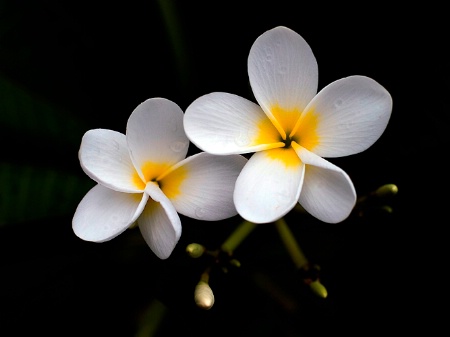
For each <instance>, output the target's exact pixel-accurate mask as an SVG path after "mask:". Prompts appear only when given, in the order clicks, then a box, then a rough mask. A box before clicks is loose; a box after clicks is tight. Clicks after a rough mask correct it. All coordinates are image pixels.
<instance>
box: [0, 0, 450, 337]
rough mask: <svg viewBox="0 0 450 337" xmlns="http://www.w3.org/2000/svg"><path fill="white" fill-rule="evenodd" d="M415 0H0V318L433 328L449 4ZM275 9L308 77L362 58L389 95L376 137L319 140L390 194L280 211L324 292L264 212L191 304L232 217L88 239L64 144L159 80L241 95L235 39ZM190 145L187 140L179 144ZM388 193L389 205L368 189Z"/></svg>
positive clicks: (73, 158) (160, 326)
mask: <svg viewBox="0 0 450 337" xmlns="http://www.w3.org/2000/svg"><path fill="white" fill-rule="evenodd" d="M444 13H445V10H444V9H443V8H440V7H439V6H437V5H434V4H433V3H431V2H427V3H426V4H422V5H421V6H420V7H414V6H411V5H409V6H408V7H402V8H398V7H395V8H394V6H393V5H389V4H386V3H382V2H364V3H362V2H358V3H343V2H338V3H337V4H335V5H332V6H330V5H326V4H324V3H322V2H321V3H317V4H314V3H310V2H303V1H280V0H278V1H275V2H272V3H267V4H263V2H259V1H258V2H250V1H248V2H246V1H240V2H234V1H227V2H212V1H209V2H197V1H195V2H194V1H128V2H119V3H116V4H115V3H113V2H105V3H101V2H83V1H56V0H44V1H39V2H37V1H31V0H24V1H6V0H0V135H1V140H2V147H1V149H2V155H1V156H0V268H1V269H0V271H1V274H0V335H1V336H5V337H9V336H31V335H33V334H40V335H45V336H123V337H128V336H136V337H144V336H157V337H158V336H226V335H234V336H325V335H329V334H330V333H337V334H342V335H346V336H361V335H363V336H364V335H367V334H369V333H379V334H383V335H384V334H385V333H387V332H390V333H406V332H410V331H426V332H432V331H434V329H435V328H437V324H438V323H439V322H440V321H441V319H440V318H441V317H443V312H442V311H440V309H437V305H442V304H444V305H445V303H447V304H448V302H447V301H446V299H445V294H446V290H445V283H444V280H443V278H442V276H443V274H444V273H443V272H442V271H441V269H442V268H445V266H446V263H447V261H446V259H445V257H446V256H448V253H447V244H446V241H445V240H444V237H446V236H445V235H444V233H445V225H446V222H445V220H443V219H442V216H443V214H444V212H443V210H445V208H446V207H448V206H447V204H448V175H445V173H446V171H447V170H446V167H447V164H446V159H447V155H448V145H449V142H448V136H447V134H448V126H449V115H448V104H446V103H447V102H446V101H447V97H446V96H447V95H448V89H449V85H448V80H447V78H448V73H449V72H448V70H449V66H448V59H449V58H448V53H447V51H446V49H447V48H446V44H447V42H448V24H447V23H446V22H445V19H446V18H445V17H444ZM278 25H284V26H287V27H289V28H291V29H293V30H295V31H296V32H298V33H299V34H300V35H302V36H303V37H304V38H305V39H306V41H307V42H308V43H309V44H310V46H311V48H312V50H313V52H314V54H315V56H316V58H317V61H318V64H319V89H320V88H322V87H324V86H325V85H327V84H329V83H330V82H332V81H334V80H337V79H340V78H342V77H346V76H350V75H366V76H369V77H372V78H373V79H375V80H376V81H378V82H379V83H380V84H381V85H383V86H384V87H385V88H386V89H387V90H388V91H389V92H390V93H391V95H392V97H393V102H394V105H393V112H392V117H391V120H390V122H389V124H388V127H387V129H386V131H385V132H384V134H383V135H382V136H381V138H380V139H379V140H378V141H377V142H376V143H375V144H374V145H373V146H372V147H371V148H369V149H368V150H366V151H365V152H363V153H361V154H357V155H354V156H349V157H345V158H339V159H334V160H332V162H333V163H335V164H336V165H338V166H340V167H341V168H343V169H344V170H345V171H346V172H347V173H348V174H349V175H350V177H351V178H352V179H353V182H354V184H355V188H356V190H357V193H358V195H360V196H363V195H367V194H368V193H370V192H371V191H373V190H375V189H376V188H378V187H379V186H381V185H383V184H386V183H394V184H396V185H397V186H398V189H399V192H398V194H397V195H396V196H395V197H394V198H392V199H389V200H379V204H376V203H372V204H370V205H369V206H370V207H369V208H367V209H366V210H365V212H364V215H363V216H359V215H358V213H357V212H355V214H353V215H352V216H351V217H350V218H349V219H347V220H345V221H344V222H342V223H340V224H335V225H330V224H324V223H320V222H319V221H317V220H315V219H313V218H312V217H310V216H308V215H305V214H301V213H295V212H293V213H290V214H289V215H288V216H287V217H286V221H287V223H288V225H289V227H290V228H291V230H292V231H293V232H294V234H295V237H296V238H297V240H298V241H299V243H300V245H301V247H302V249H303V251H304V253H305V255H306V256H307V258H308V259H309V260H310V262H311V263H315V264H318V265H320V267H321V273H320V279H321V282H322V283H323V284H324V285H325V286H326V288H327V290H328V294H329V295H328V298H326V299H321V298H318V297H317V296H315V295H314V294H312V293H311V291H310V290H309V288H308V287H306V286H305V285H304V284H303V282H302V278H301V275H299V273H297V272H296V270H295V268H294V265H293V263H292V261H291V260H290V257H289V255H288V253H287V251H286V250H285V248H284V246H283V245H282V243H281V241H280V239H279V237H278V235H277V232H276V230H275V228H274V226H273V225H270V224H267V225H261V226H258V228H257V229H256V230H255V231H254V232H253V233H251V235H250V236H249V237H248V238H247V239H246V240H245V241H244V242H243V243H242V245H241V246H239V248H238V249H237V250H236V251H235V256H234V257H235V258H236V259H238V260H239V261H240V262H241V267H240V268H237V269H231V270H229V272H228V273H222V272H221V271H220V270H219V269H217V268H216V269H215V270H214V272H213V273H212V275H211V279H210V285H211V287H212V288H213V291H214V294H215V298H216V303H215V305H214V306H213V308H212V309H211V310H209V311H204V310H201V309H199V308H197V307H196V306H195V303H194V300H193V291H194V288H195V285H196V283H197V282H198V280H199V278H200V274H201V272H202V271H203V270H204V268H205V267H206V265H207V262H208V261H205V260H201V259H199V260H195V259H192V258H189V257H188V256H187V254H186V253H185V248H186V245H187V244H189V243H191V242H199V243H202V244H204V245H206V246H207V247H208V248H209V249H211V250H214V249H217V248H218V247H219V246H220V244H221V243H222V242H223V241H224V240H225V239H226V237H227V236H228V235H229V234H230V233H231V232H232V231H233V229H234V228H235V227H236V225H237V224H239V223H240V221H241V219H240V218H239V217H237V216H236V217H234V218H232V219H229V220H226V221H221V222H217V223H209V222H208V223H205V222H201V221H193V220H190V219H187V218H184V217H182V223H183V234H182V237H181V239H180V242H179V244H178V245H177V247H176V249H175V251H174V252H173V254H172V256H171V257H170V258H169V259H167V260H165V261H161V260H159V259H158V258H157V257H156V256H154V254H153V253H152V252H151V251H150V250H149V248H148V247H147V246H146V245H145V243H144V241H143V239H142V237H141V236H140V234H139V231H138V230H130V231H127V232H125V233H123V234H122V235H120V236H119V237H117V238H115V239H114V240H112V241H109V242H106V243H102V244H97V243H91V242H84V241H82V240H81V239H79V238H77V237H76V236H75V234H74V233H73V231H72V228H71V219H72V216H73V214H74V211H75V208H76V206H77V205H78V203H79V201H80V200H81V198H82V197H83V196H84V194H85V193H86V192H87V191H88V189H89V188H90V187H92V186H93V184H94V183H93V182H92V181H91V180H90V179H89V178H88V177H87V176H86V175H85V174H84V173H83V172H82V170H81V168H80V165H79V162H78V157H77V152H78V148H79V145H80V141H81V137H82V135H83V134H84V132H86V131H87V130H89V129H92V128H108V129H113V130H116V131H120V132H125V126H126V121H127V119H128V117H129V115H130V113H131V112H132V111H133V109H134V108H135V107H136V106H137V105H138V104H139V103H141V102H142V101H144V100H146V99H148V98H151V97H165V98H167V99H170V100H172V101H174V102H176V103H177V104H178V105H179V106H180V107H181V108H182V109H183V110H185V109H186V108H187V106H188V105H189V104H190V103H191V102H192V101H193V100H195V99H196V98H197V97H199V96H201V95H203V94H206V93H209V92H213V91H224V92H230V93H234V94H238V95H241V96H243V97H246V98H248V99H252V93H251V90H250V87H249V84H248V77H247V57H248V53H249V50H250V47H251V45H252V43H253V42H254V40H255V39H256V38H257V37H258V36H259V35H260V34H262V33H263V32H264V31H266V30H268V29H271V28H273V27H275V26H278ZM197 151H198V150H197V149H196V148H194V146H193V145H191V147H190V151H189V154H193V153H196V152H197ZM383 205H388V206H390V207H391V208H392V210H393V211H392V213H389V214H388V213H385V212H384V213H383V212H382V211H380V207H379V206H383Z"/></svg>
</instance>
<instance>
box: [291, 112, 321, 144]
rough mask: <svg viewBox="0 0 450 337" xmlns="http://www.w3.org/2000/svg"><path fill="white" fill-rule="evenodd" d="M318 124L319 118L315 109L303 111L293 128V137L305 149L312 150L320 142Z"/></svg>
mask: <svg viewBox="0 0 450 337" xmlns="http://www.w3.org/2000/svg"><path fill="white" fill-rule="evenodd" d="M318 124H319V118H318V115H317V114H316V113H315V112H314V110H313V109H310V110H308V111H305V112H303V114H302V116H301V118H300V119H299V120H298V122H297V124H296V125H295V128H294V129H293V133H294V134H293V135H291V138H292V139H295V141H296V142H297V143H298V144H299V145H301V146H303V147H304V148H305V149H308V150H310V151H312V150H313V149H314V147H315V146H317V144H319V135H318V133H317V126H318Z"/></svg>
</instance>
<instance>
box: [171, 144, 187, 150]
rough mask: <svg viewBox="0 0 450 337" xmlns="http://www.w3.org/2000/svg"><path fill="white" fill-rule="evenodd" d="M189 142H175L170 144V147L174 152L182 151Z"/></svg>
mask: <svg viewBox="0 0 450 337" xmlns="http://www.w3.org/2000/svg"><path fill="white" fill-rule="evenodd" d="M186 145H187V143H185V142H173V143H172V144H171V145H170V148H171V149H172V151H174V152H180V151H182V150H184V148H185V147H186Z"/></svg>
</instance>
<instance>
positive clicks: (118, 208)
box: [72, 184, 148, 242]
mask: <svg viewBox="0 0 450 337" xmlns="http://www.w3.org/2000/svg"><path fill="white" fill-rule="evenodd" d="M147 200H148V195H147V194H145V193H136V194H135V193H122V192H117V191H114V190H111V189H109V188H106V187H104V186H102V185H100V184H97V185H95V186H94V187H93V188H92V189H91V190H89V191H88V193H87V194H86V195H85V196H84V198H83V199H82V200H81V202H80V203H79V205H78V207H77V209H76V211H75V215H74V217H73V220H72V228H73V231H74V233H75V234H76V235H77V236H78V237H79V238H81V239H83V240H86V241H93V242H104V241H108V240H111V239H113V238H115V237H116V236H117V235H119V234H121V233H122V232H123V231H125V230H126V229H127V228H128V227H129V226H130V225H131V224H132V223H133V222H134V221H136V219H137V218H138V217H139V215H140V214H141V212H142V210H143V209H144V206H145V203H146V202H147Z"/></svg>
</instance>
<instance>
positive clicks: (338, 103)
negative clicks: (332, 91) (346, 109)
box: [334, 98, 344, 108]
mask: <svg viewBox="0 0 450 337" xmlns="http://www.w3.org/2000/svg"><path fill="white" fill-rule="evenodd" d="M343 103H344V101H343V100H342V99H340V98H338V99H337V100H336V102H334V106H335V107H336V108H339V107H340V106H342V104H343Z"/></svg>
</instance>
